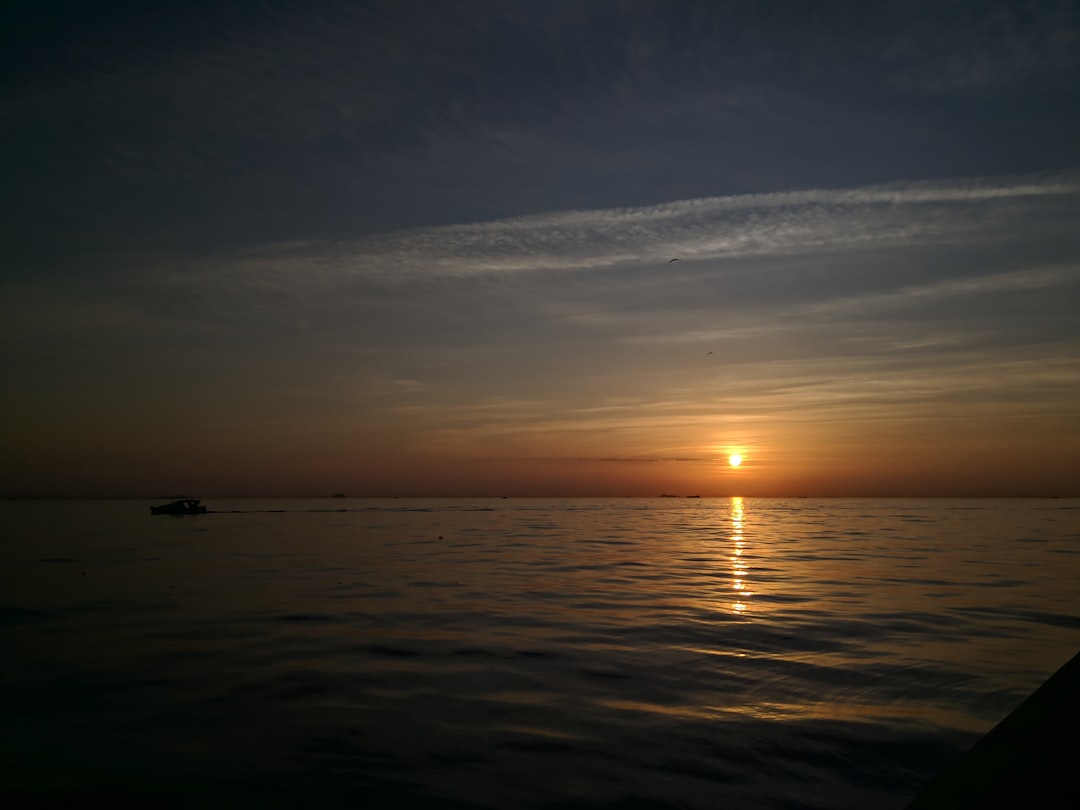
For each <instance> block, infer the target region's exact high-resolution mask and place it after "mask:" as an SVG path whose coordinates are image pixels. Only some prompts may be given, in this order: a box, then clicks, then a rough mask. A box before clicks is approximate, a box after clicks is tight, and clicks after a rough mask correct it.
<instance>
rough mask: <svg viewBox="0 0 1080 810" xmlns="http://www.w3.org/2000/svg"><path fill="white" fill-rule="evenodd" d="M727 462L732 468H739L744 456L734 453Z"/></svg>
mask: <svg viewBox="0 0 1080 810" xmlns="http://www.w3.org/2000/svg"><path fill="white" fill-rule="evenodd" d="M727 462H728V464H730V465H731V466H732V467H738V466H739V465H740V464H742V456H740V455H739V454H738V453H732V454H731V455H730V456H728V457H727Z"/></svg>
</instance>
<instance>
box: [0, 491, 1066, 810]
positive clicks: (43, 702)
mask: <svg viewBox="0 0 1080 810" xmlns="http://www.w3.org/2000/svg"><path fill="white" fill-rule="evenodd" d="M147 505H148V504H147V503H146V502H141V501H109V502H6V503H2V504H0V520H2V523H0V525H3V526H4V527H5V532H4V534H5V537H4V539H3V541H2V544H3V545H2V552H3V557H2V565H0V661H2V665H0V719H2V721H3V722H2V727H3V733H2V734H0V749H2V750H0V804H3V806H5V807H10V806H24V805H25V806H29V807H36V806H61V803H62V802H64V801H69V802H74V804H73V805H72V806H90V805H94V804H99V805H102V806H110V807H142V806H147V807H208V806H221V807H246V806H252V807H305V808H320V807H327V808H346V807H357V808H360V807H363V808H371V807H388V808H390V807H393V808H402V807H432V808H551V809H552V810H554V808H573V807H582V808H583V807H595V808H622V809H624V810H629V808H789V809H794V808H829V810H836V809H837V808H884V809H885V810H887V809H888V808H901V807H903V806H904V805H905V804H906V802H908V801H909V800H910V799H911V798H912V797H913V796H914V795H915V793H916V792H917V791H918V790H919V788H920V787H921V786H922V785H923V784H924V783H925V782H926V781H927V780H928V779H929V778H930V777H931V776H932V775H933V774H934V773H935V772H936V771H937V770H938V769H939V768H940V767H941V766H942V765H944V764H945V763H946V762H948V761H949V760H950V759H952V758H954V757H955V756H956V755H958V754H959V753H960V752H961V751H963V750H964V749H965V748H967V747H968V746H970V745H971V744H972V743H973V742H974V741H975V740H976V739H977V738H978V736H979V735H980V734H981V733H983V732H985V731H987V730H988V729H989V728H990V727H992V726H993V725H994V724H995V723H996V722H997V721H998V720H1000V719H1001V718H1002V717H1004V716H1005V715H1006V714H1007V713H1008V712H1009V711H1010V710H1011V709H1013V708H1014V707H1015V706H1016V705H1017V704H1018V703H1019V702H1020V701H1021V700H1022V699H1023V698H1025V697H1026V696H1027V695H1028V694H1029V693H1030V692H1031V691H1033V690H1034V689H1035V688H1036V687H1037V686H1039V684H1040V683H1041V682H1042V681H1043V680H1045V678H1046V677H1048V676H1049V675H1050V674H1051V673H1052V672H1053V671H1054V670H1055V669H1057V668H1058V667H1059V666H1060V665H1061V664H1063V663H1064V662H1065V661H1066V660H1068V659H1069V658H1070V657H1071V656H1072V655H1073V654H1075V653H1076V651H1077V649H1078V648H1080V501H1077V500H1064V499H1062V500H1056V499H1055V500H872V499H856V500H833V499H829V500H813V499H791V500H768V499H738V498H736V499H670V498H663V499H660V498H658V499H610V500H588V499H580V500H579V499H574V500H534V499H490V500H410V499H400V500H398V499H392V500H353V499H345V500H339V499H329V500H313V501H298V500H289V501H210V502H208V504H207V505H208V506H209V507H210V508H211V509H212V510H215V511H214V512H213V513H211V514H207V515H204V516H197V517H180V518H176V517H161V516H154V517H151V516H150V515H149V514H148V510H147V508H146V507H147ZM50 802H53V803H54V804H53V805H50Z"/></svg>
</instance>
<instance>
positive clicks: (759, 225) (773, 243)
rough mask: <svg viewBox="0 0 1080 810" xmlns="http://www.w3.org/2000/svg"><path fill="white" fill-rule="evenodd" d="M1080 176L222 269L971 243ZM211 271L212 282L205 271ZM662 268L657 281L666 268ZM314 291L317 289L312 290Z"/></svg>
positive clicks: (1068, 188) (568, 263) (708, 204)
mask: <svg viewBox="0 0 1080 810" xmlns="http://www.w3.org/2000/svg"><path fill="white" fill-rule="evenodd" d="M1078 198H1080V173H1059V174H1053V175H1039V176H1025V177H1012V178H997V179H993V178H982V179H971V180H963V181H954V182H948V183H931V182H910V183H896V184H889V185H876V186H865V187H858V188H846V189H808V190H799V191H789V192H776V193H767V194H746V195H737V196H722V197H707V198H698V199H687V200H676V201H672V202H667V203H661V204H657V205H651V206H642V207H635V208H613V209H601V210H580V211H561V212H554V213H549V214H538V215H530V216H524V217H518V218H514V219H505V220H494V221H490V222H478V223H469V224H461V225H450V226H442V227H434V228H423V229H416V230H408V231H400V232H395V233H388V234H382V235H378V236H373V237H368V238H364V239H360V240H357V241H354V242H338V243H327V242H302V243H292V244H279V245H267V246H265V247H263V248H261V249H258V250H254V251H248V252H244V253H234V254H231V255H227V256H218V257H215V259H213V260H212V261H213V264H214V265H215V266H216V268H217V269H221V270H225V271H226V274H227V275H228V276H229V277H231V278H237V277H239V279H240V280H242V281H244V282H245V283H249V284H252V285H255V286H258V287H267V288H272V289H273V288H278V289H282V288H284V289H291V288H292V287H293V286H294V284H295V283H296V282H299V281H301V280H302V281H303V283H304V285H305V286H308V289H309V290H314V289H317V288H318V287H319V285H320V284H325V285H335V284H348V283H350V282H368V283H383V284H386V283H390V284H393V283H407V282H411V281H421V280H433V279H434V280H437V279H455V278H459V279H460V278H470V277H483V276H505V275H517V274H524V273H536V272H543V271H588V270H603V269H607V268H612V267H615V266H617V265H625V266H631V267H632V266H639V267H641V266H648V265H650V264H656V265H657V266H658V267H659V266H660V265H664V266H665V268H666V264H667V261H668V259H669V258H670V257H671V256H672V255H678V256H679V257H680V258H681V259H682V261H683V264H685V263H686V262H694V261H704V260H713V259H731V258H740V257H750V256H769V255H794V254H811V253H827V252H835V251H844V250H853V249H868V248H889V247H894V246H896V247H900V246H904V247H912V246H918V245H928V244H971V243H977V242H988V241H994V240H1000V239H1002V238H1005V237H1006V235H1008V234H1013V235H1023V233H1024V232H1025V231H1026V230H1029V229H1037V228H1043V227H1046V225H1047V223H1048V222H1050V223H1053V222H1054V221H1055V214H1056V215H1058V216H1060V215H1061V214H1062V213H1064V214H1066V215H1067V214H1068V213H1069V211H1073V212H1075V206H1076V203H1077V201H1078ZM206 269H211V267H210V266H207V267H206ZM661 269H664V268H661ZM310 285H315V287H314V288H313V287H311V286H310Z"/></svg>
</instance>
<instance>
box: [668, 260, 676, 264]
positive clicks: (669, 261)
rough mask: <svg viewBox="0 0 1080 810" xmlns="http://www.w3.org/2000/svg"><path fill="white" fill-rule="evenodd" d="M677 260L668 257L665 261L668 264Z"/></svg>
mask: <svg viewBox="0 0 1080 810" xmlns="http://www.w3.org/2000/svg"><path fill="white" fill-rule="evenodd" d="M677 261H678V259H668V260H667V263H668V264H671V263H672V262H677Z"/></svg>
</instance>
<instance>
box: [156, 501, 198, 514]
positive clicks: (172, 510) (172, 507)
mask: <svg viewBox="0 0 1080 810" xmlns="http://www.w3.org/2000/svg"><path fill="white" fill-rule="evenodd" d="M150 514H151V515H205V514H206V507H205V506H203V505H202V504H201V503H199V501H198V500H197V499H195V498H173V499H172V500H171V501H169V502H168V503H164V504H161V505H160V506H151V507H150Z"/></svg>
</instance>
